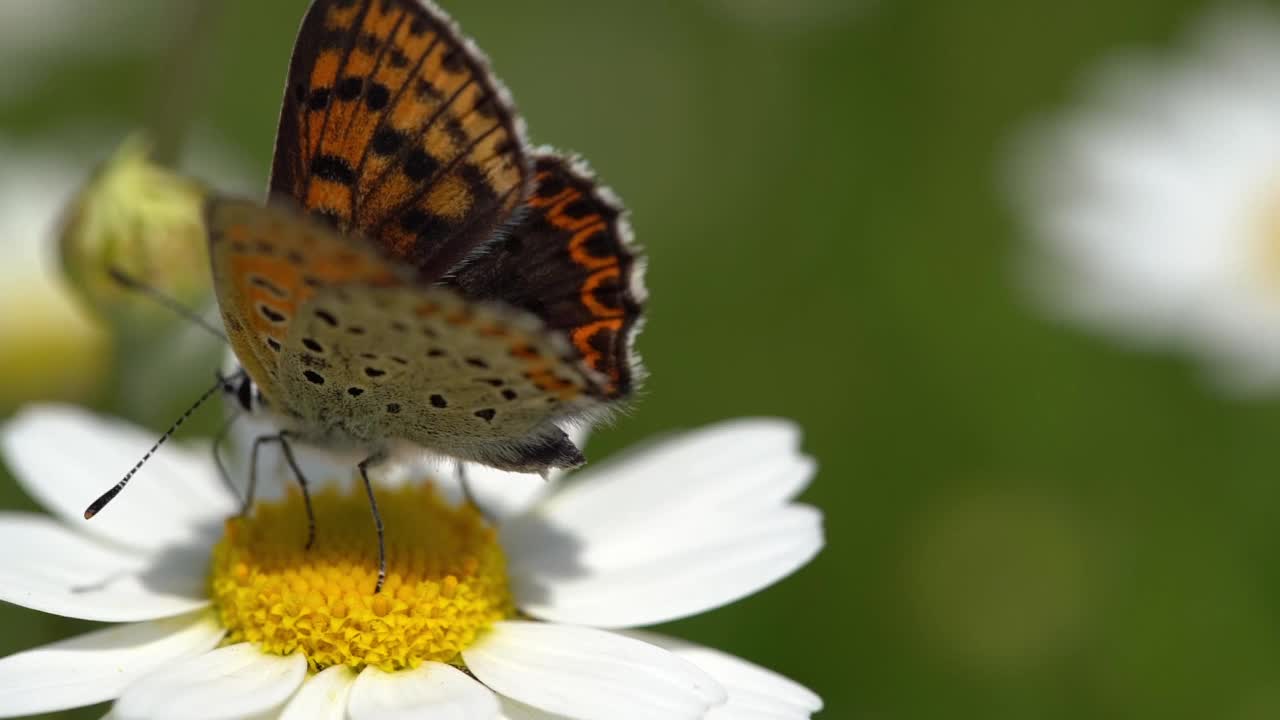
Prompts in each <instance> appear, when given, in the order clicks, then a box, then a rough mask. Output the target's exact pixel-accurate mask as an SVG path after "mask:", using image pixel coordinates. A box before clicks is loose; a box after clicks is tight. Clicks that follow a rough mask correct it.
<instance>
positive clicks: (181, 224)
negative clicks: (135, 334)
mask: <svg viewBox="0 0 1280 720" xmlns="http://www.w3.org/2000/svg"><path fill="white" fill-rule="evenodd" d="M149 155H150V146H149V144H148V143H147V141H146V140H144V139H142V138H140V137H137V136H134V137H132V138H129V139H128V140H126V141H125V142H124V143H123V144H122V145H121V146H120V148H119V149H118V150H117V151H116V153H115V155H114V156H112V157H111V158H110V159H109V160H107V162H105V163H104V164H103V165H102V166H101V167H99V168H98V170H97V171H96V172H94V174H93V175H92V176H91V177H90V178H89V181H88V182H87V183H86V184H85V186H84V187H83V188H82V189H81V190H80V192H79V193H77V194H76V196H75V197H74V198H73V199H72V201H71V204H70V206H69V207H68V208H67V212H66V216H65V222H64V225H63V227H62V228H61V233H60V237H59V251H60V254H61V258H62V267H63V269H64V271H65V272H66V275H67V277H68V279H69V280H70V282H71V286H72V287H73V288H74V290H75V292H76V294H77V295H78V296H79V297H80V298H81V299H82V300H83V301H84V302H85V304H86V306H87V307H88V308H89V309H90V310H91V311H92V312H93V313H94V314H95V315H96V316H97V317H99V318H101V319H103V320H105V321H107V322H108V323H109V324H110V325H112V326H113V327H116V328H117V329H121V328H131V329H134V330H137V329H139V328H138V326H139V324H147V325H151V324H156V323H169V322H172V321H173V320H174V319H175V316H174V315H173V314H172V313H171V312H169V311H167V310H165V309H164V308H162V307H160V306H159V305H157V303H156V302H155V301H154V300H153V299H150V298H147V297H145V296H144V295H143V294H142V293H139V292H137V290H136V287H135V288H131V287H129V283H122V282H121V280H122V278H128V279H131V280H132V281H133V282H135V283H139V284H141V285H145V286H148V287H150V288H152V289H154V290H155V291H156V292H158V293H160V294H162V295H165V296H167V297H169V298H171V299H172V300H173V301H175V302H177V303H179V304H182V305H185V306H187V307H197V306H200V305H203V304H204V303H205V302H207V300H208V298H209V292H210V271H209V257H208V249H207V247H206V244H205V231H204V224H203V221H202V217H201V209H202V204H203V200H204V194H205V193H204V188H203V186H202V185H200V183H198V182H196V181H195V180H192V179H190V178H187V177H184V176H182V175H178V174H177V173H174V172H171V171H169V170H166V169H165V168H162V167H160V166H159V165H156V164H154V163H153V162H151V160H150V159H149Z"/></svg>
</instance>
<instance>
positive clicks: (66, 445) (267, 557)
mask: <svg viewBox="0 0 1280 720" xmlns="http://www.w3.org/2000/svg"><path fill="white" fill-rule="evenodd" d="M799 440H800V435H799V431H798V429H797V428H796V427H795V426H794V425H792V424H791V423H788V422H785V421H781V420H764V419H760V420H739V421H733V422H726V423H722V424H720V425H715V426H712V427H709V428H706V429H703V430H700V431H697V432H691V433H688V434H683V435H677V436H674V437H671V438H669V439H665V440H663V441H662V442H660V443H654V444H651V445H648V446H646V447H645V448H643V449H640V450H636V451H633V452H632V453H630V454H628V455H627V456H625V457H624V458H622V459H618V460H614V461H612V462H609V463H605V464H602V465H601V466H600V467H598V468H593V469H592V470H588V471H586V472H583V473H581V474H580V476H579V477H578V478H575V480H574V481H572V482H567V483H563V484H561V483H555V484H554V488H553V489H552V490H550V491H549V492H546V493H545V494H542V496H541V497H536V495H538V494H536V493H527V492H523V493H518V495H519V496H520V497H522V498H525V500H523V503H524V504H523V506H521V507H516V506H515V505H516V504H519V503H521V502H522V501H521V500H517V501H514V502H508V503H507V505H506V506H505V507H504V510H505V512H504V519H502V520H500V521H498V523H497V526H496V528H495V527H492V526H490V525H489V524H488V523H486V522H485V521H484V520H483V519H482V517H481V516H480V514H479V513H478V512H477V511H476V509H475V508H473V507H472V506H470V505H465V504H464V505H453V504H451V503H449V502H447V501H446V500H445V499H443V498H441V497H440V496H439V495H438V494H437V492H436V491H435V490H434V489H433V488H434V484H433V483H422V482H419V483H404V484H401V485H399V486H398V487H387V488H382V489H380V491H379V497H378V500H379V508H380V510H381V511H382V515H383V518H384V520H385V523H386V530H387V547H388V570H389V573H388V578H387V582H386V586H385V587H384V588H383V591H382V592H381V593H380V594H374V593H373V588H374V583H375V578H376V574H377V570H376V542H375V540H374V534H373V528H372V523H371V519H370V515H369V509H368V506H367V504H366V502H365V499H364V497H363V493H360V492H349V491H347V490H345V489H343V488H342V487H341V483H327V484H323V485H322V486H320V487H319V488H318V489H316V490H315V492H314V493H313V495H314V498H313V499H314V504H315V511H316V518H317V524H318V529H319V532H318V536H317V540H316V543H315V545H314V546H313V547H312V548H311V549H310V550H304V548H303V545H304V539H305V536H306V519H305V512H304V511H303V509H302V507H301V499H300V496H299V495H298V494H297V493H293V494H290V495H289V496H287V497H285V498H284V499H282V500H278V501H267V502H262V503H259V504H258V506H257V508H256V510H255V512H254V513H253V515H252V516H251V517H248V518H240V517H236V516H234V513H235V511H236V500H235V499H233V498H232V497H230V495H229V493H227V492H226V491H225V490H224V488H223V485H222V484H221V483H220V481H219V480H218V479H217V476H216V473H215V471H214V469H213V464H212V462H211V460H210V459H209V458H208V455H207V453H204V452H198V451H196V450H192V449H187V448H176V449H166V451H165V452H162V453H160V454H159V455H157V456H156V457H155V458H154V459H153V460H152V462H151V464H149V465H148V466H147V468H146V471H145V472H146V473H147V475H149V476H150V477H144V478H140V479H139V480H138V481H137V482H136V483H135V486H133V487H131V488H130V489H129V497H125V498H121V499H120V500H119V501H117V502H116V503H114V504H112V505H111V506H110V507H109V508H107V509H106V510H104V511H103V512H102V513H101V514H100V515H99V516H98V517H96V518H95V519H94V520H93V522H85V521H84V520H83V519H82V517H81V513H82V512H83V509H84V506H85V504H86V502H87V500H88V499H91V498H93V497H94V496H96V494H97V493H98V492H99V491H100V490H101V487H102V484H103V480H104V473H105V474H108V475H110V474H114V473H115V472H116V471H117V470H120V469H127V468H128V467H131V466H132V465H133V463H134V462H135V461H136V460H137V458H138V457H140V453H141V452H142V451H144V450H145V449H146V448H147V447H148V446H149V445H150V443H151V437H150V436H149V434H148V433H146V432H145V431H142V430H139V429H136V428H133V427H130V426H126V425H122V424H120V423H117V422H112V421H108V420H103V419H98V418H96V417H94V416H91V415H88V414H86V413H85V412H84V411H81V410H78V409H73V408H69V407H58V406H45V407H39V408H34V409H29V410H27V411H24V412H23V413H21V414H20V415H19V416H18V417H16V418H15V419H13V420H12V421H11V422H10V423H8V425H7V426H6V427H4V428H3V431H2V432H0V450H3V453H4V457H5V459H6V460H7V462H8V464H9V466H10V467H11V469H12V470H13V473H14V475H15V476H16V477H17V478H18V480H19V482H20V483H21V484H22V485H23V487H24V488H25V489H26V490H27V492H29V493H30V494H31V495H32V496H33V497H34V498H35V499H37V500H38V501H40V502H41V503H43V504H44V505H45V506H46V507H47V508H49V510H50V511H51V512H52V513H53V515H54V516H55V518H49V517H45V516H43V515H33V514H26V513H0V543H2V544H4V545H5V547H6V548H7V551H6V552H5V553H3V554H0V599H3V600H6V601H9V602H12V603H16V604H19V605H23V606H26V607H29V608H34V609H37V610H41V611H44V612H49V613H55V614H59V615H64V616H69V617H76V618H83V619H87V620H97V621H103V622H110V623H118V624H116V625H113V626H110V627H107V628H105V629H101V630H97V631H94V632H90V633H88V634H86V635H81V636H79V637H75V638H72V639H69V640H65V641H62V642H58V643H54V644H52V645H47V646H45V647H41V648H36V649H33V650H28V651H26V652H21V653H18V654H16V655H13V656H10V657H8V658H4V659H0V716H4V717H13V716H17V715H24V714H33V713H41V712H50V711H55V710H60V709H65V708H71V707H77V706H83V705H89V704H93V703H99V702H103V701H108V700H114V701H115V705H114V707H113V709H112V711H111V715H110V717H111V718H113V719H114V720H141V719H144V718H164V719H169V718H175V717H181V718H210V719H213V718H219V719H224V720H231V719H234V718H259V717H278V718H284V719H286V720H297V719H305V720H313V719H315V718H335V719H338V718H344V717H346V718H350V719H351V720H393V719H394V718H408V717H441V718H455V719H456V720H472V719H480V718H499V719H502V718H505V719H506V720H554V719H555V718H578V719H581V720H588V719H589V720H598V719H601V718H608V719H609V720H628V719H629V718H636V719H637V720H638V719H640V718H659V717H660V718H674V719H678V718H689V719H693V718H710V719H712V720H732V719H742V720H746V719H747V718H764V717H768V718H774V719H776V720H801V719H803V718H808V717H810V716H811V715H812V714H813V713H815V712H817V711H818V710H819V709H821V707H822V702H821V700H820V699H819V698H818V697H817V696H816V695H814V694H813V693H812V692H810V691H809V690H807V689H805V688H803V687H801V686H799V685H797V684H795V683H793V682H791V681H789V680H786V679H784V678H781V677H779V676H778V675H776V674H774V673H771V672H769V671H767V670H764V669H762V668H758V667H756V666H753V665H750V664H748V663H746V662H745V661H742V660H739V659H737V658H734V657H731V656H728V655H724V654H721V653H718V652H716V651H714V650H710V649H707V648H702V647H697V646H694V645H690V644H687V643H683V642H681V641H678V640H675V639H672V638H666V637H661V636H657V635H652V634H637V633H635V632H634V631H625V632H624V629H626V628H634V627H642V626H647V625H652V624H656V623H661V622H665V621H668V620H673V619H676V618H680V617H686V616H689V615H692V614H696V613H700V612H703V611H705V610H709V609H712V608H715V607H718V606H721V605H724V604H727V603H730V602H733V601H734V600H737V599H739V598H742V597H744V596H746V595H749V594H751V593H753V592H756V591H757V590H760V589H762V588H764V587H766V586H768V585H770V584H772V583H774V582H776V581H778V580H779V579H781V578H783V577H785V576H786V575H788V574H790V573H791V572H793V571H794V570H796V569H797V568H799V567H801V566H802V565H804V564H805V563H806V562H808V561H809V559H811V558H812V557H813V556H814V555H815V554H816V553H817V552H818V550H819V549H820V548H821V547H822V544H823V536H822V517H821V514H820V513H819V512H818V511H817V510H816V509H814V508H812V507H808V506H805V505H800V504H797V503H795V502H794V498H795V497H796V495H797V494H798V493H800V492H801V491H802V490H803V489H804V488H805V487H806V486H807V485H808V483H809V480H810V479H811V477H812V475H813V473H814V470H815V464H814V461H813V460H812V459H811V458H809V457H808V456H806V455H804V454H802V453H801V452H800V451H799V449H798V446H799ZM493 480H496V478H489V481H487V482H486V486H487V487H489V488H492V487H493V485H494V482H492V481H493Z"/></svg>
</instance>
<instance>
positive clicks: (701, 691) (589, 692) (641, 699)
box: [462, 621, 726, 720]
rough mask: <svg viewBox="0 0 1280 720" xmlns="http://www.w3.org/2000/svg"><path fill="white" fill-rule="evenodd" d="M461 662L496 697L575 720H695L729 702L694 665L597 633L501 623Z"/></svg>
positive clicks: (465, 653) (658, 650) (647, 646)
mask: <svg viewBox="0 0 1280 720" xmlns="http://www.w3.org/2000/svg"><path fill="white" fill-rule="evenodd" d="M462 657H463V659H464V660H465V661H466V663H467V669H469V670H470V671H471V672H473V673H475V676H476V677H477V678H478V679H479V680H480V681H481V682H483V683H484V684H485V685H488V686H489V687H491V688H493V689H494V690H495V691H496V692H498V693H501V694H502V695H506V696H507V697H510V698H512V699H514V700H517V701H519V702H521V703H525V704H527V705H530V706H533V707H535V708H538V709H540V710H544V711H546V712H550V713H558V714H560V715H564V716H566V717H569V718H575V719H576V720H596V719H598V718H609V720H650V719H651V718H665V719H669V720H682V719H687V720H697V719H698V718H701V717H703V715H704V714H705V713H706V712H707V710H708V709H710V708H711V707H713V706H715V705H718V704H720V703H722V702H724V701H725V698H726V696H725V693H724V690H723V689H722V688H721V687H720V685H719V684H718V683H716V681H715V680H713V679H712V678H711V676H710V675H708V674H707V673H705V672H703V671H702V670H699V669H698V668H697V667H696V666H695V665H693V664H692V663H690V662H688V661H686V660H682V659H680V658H678V657H676V656H675V655H673V654H671V653H669V652H667V651H666V650H663V649H661V648H658V647H655V646H653V645H650V644H648V643H644V642H640V641H638V640H634V639H632V638H628V637H623V636H621V635H617V634H614V633H610V632H606V631H603V630H596V629H594V628H584V627H571V626H567V625H549V624H546V623H537V622H519V621H513V622H500V623H497V624H496V625H495V626H494V627H493V629H492V630H491V631H490V633H489V634H488V635H487V636H485V637H484V638H483V639H481V640H480V641H479V642H477V643H476V644H474V645H472V646H471V647H470V648H467V649H466V650H464V651H463V653H462Z"/></svg>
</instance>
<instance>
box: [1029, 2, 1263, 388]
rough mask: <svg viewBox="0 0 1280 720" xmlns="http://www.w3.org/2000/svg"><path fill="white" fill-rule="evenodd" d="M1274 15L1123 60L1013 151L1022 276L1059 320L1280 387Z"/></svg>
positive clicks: (1243, 383)
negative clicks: (1022, 223)
mask: <svg viewBox="0 0 1280 720" xmlns="http://www.w3.org/2000/svg"><path fill="white" fill-rule="evenodd" d="M1277 128H1280V19H1278V18H1277V16H1276V15H1275V14H1274V13H1273V12H1271V11H1267V10H1264V9H1261V8H1252V9H1247V10H1242V9H1240V8H1238V7H1237V8H1234V9H1232V10H1231V11H1227V12H1221V13H1219V14H1216V15H1212V16H1210V17H1209V18H1207V19H1206V21H1205V22H1203V23H1202V24H1201V25H1200V26H1199V27H1198V28H1197V30H1196V32H1195V33H1194V34H1193V36H1192V42H1191V43H1190V46H1189V47H1187V48H1186V49H1185V50H1183V51H1182V54H1181V55H1179V56H1176V57H1171V58H1163V59H1162V58H1154V57H1143V56H1137V55H1126V56H1121V57H1118V58H1115V59H1114V61H1113V62H1111V63H1109V64H1107V65H1106V66H1104V67H1103V68H1102V69H1101V72H1099V73H1098V74H1097V76H1096V77H1095V78H1094V80H1093V82H1092V85H1091V87H1090V91H1089V92H1088V94H1087V96H1086V98H1085V100H1084V102H1083V103H1082V104H1081V106H1080V107H1078V108H1077V109H1076V110H1074V111H1073V112H1071V113H1069V114H1068V115H1067V116H1066V117H1064V118H1061V119H1060V120H1059V122H1057V123H1056V124H1053V125H1050V126H1048V127H1041V128H1038V131H1037V132H1035V133H1032V134H1030V135H1029V136H1028V137H1027V138H1026V139H1025V140H1026V141H1025V142H1024V143H1023V144H1022V145H1021V146H1020V147H1019V148H1018V149H1019V151H1020V152H1019V153H1018V154H1017V155H1016V156H1015V157H1016V159H1017V161H1018V162H1017V165H1016V172H1015V173H1014V175H1013V181H1014V183H1015V187H1014V188H1013V189H1014V193H1015V195H1016V197H1017V199H1018V200H1019V203H1020V209H1021V210H1022V212H1023V214H1024V216H1025V219H1026V221H1027V223H1028V225H1029V227H1030V229H1031V231H1032V232H1031V234H1032V236H1033V240H1034V241H1035V242H1036V246H1035V253H1034V258H1033V259H1034V262H1033V264H1032V265H1031V268H1032V272H1031V273H1030V275H1029V282H1030V283H1031V284H1032V285H1033V287H1034V289H1035V290H1036V291H1037V292H1039V293H1041V294H1042V295H1043V297H1045V298H1046V299H1047V301H1048V304H1050V305H1051V306H1053V307H1054V308H1056V309H1057V310H1059V311H1060V312H1062V313H1064V314H1065V315H1066V316H1067V317H1069V318H1071V319H1073V320H1076V321H1079V322H1082V323H1084V324H1087V325H1090V326H1095V327H1098V328H1101V329H1103V330H1105V331H1108V332H1110V333H1111V334H1113V335H1115V336H1117V337H1119V338H1124V339H1128V340H1131V341H1135V342H1138V343H1142V344H1146V345H1160V346H1171V347H1175V348H1178V349H1181V350H1185V351H1187V352H1190V353H1192V354H1194V355H1197V356H1200V357H1201V358H1202V359H1203V360H1204V361H1205V362H1206V363H1207V364H1208V365H1209V367H1210V369H1211V371H1212V372H1213V373H1214V374H1215V375H1216V376H1217V377H1219V378H1221V379H1222V380H1225V381H1226V382H1227V384H1228V385H1229V386H1233V387H1237V388H1243V389H1257V388H1262V387H1266V386H1275V385H1276V384H1277V383H1280V132H1277Z"/></svg>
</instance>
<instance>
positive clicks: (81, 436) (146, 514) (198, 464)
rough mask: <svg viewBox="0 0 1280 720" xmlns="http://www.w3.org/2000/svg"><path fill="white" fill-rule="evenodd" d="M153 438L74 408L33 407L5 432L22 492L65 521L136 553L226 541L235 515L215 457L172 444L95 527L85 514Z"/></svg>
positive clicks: (1, 437)
mask: <svg viewBox="0 0 1280 720" xmlns="http://www.w3.org/2000/svg"><path fill="white" fill-rule="evenodd" d="M156 437H157V436H156V435H155V434H154V433H152V432H149V431H146V430H143V429H141V428H138V427H134V426H132V425H128V424H126V423H123V422H119V421H111V420H107V419H105V418H101V417H98V416H96V415H93V414H91V413H88V412H86V411H84V410H80V409H77V408H73V407H70V406H60V405H44V406H36V407H32V408H28V409H26V410H24V411H22V412H21V413H19V414H18V415H17V417H15V418H14V419H13V420H11V421H10V422H9V423H7V424H6V425H5V426H4V427H3V430H2V431H0V449H2V450H3V453H4V458H5V460H6V462H8V464H9V467H10V468H11V469H12V470H13V474H14V476H15V477H16V478H17V480H18V482H19V483H21V485H22V487H23V489H24V490H26V491H27V493H28V494H29V495H31V497H33V498H35V499H36V500H37V501H39V502H40V503H41V504H43V505H44V506H45V507H47V508H48V509H49V510H50V511H52V512H53V513H54V514H55V515H57V516H58V517H60V518H62V519H63V520H64V521H65V522H67V523H69V524H71V525H72V527H75V528H76V529H77V530H83V531H84V532H86V533H90V534H93V535H95V536H97V537H101V538H104V539H107V540H111V541H113V542H117V543H121V544H124V545H127V546H129V547H132V548H136V549H139V550H152V549H156V548H163V547H165V546H167V545H170V544H175V543H177V544H182V543H190V542H192V541H198V540H201V539H207V538H209V537H217V536H218V535H219V534H221V530H222V519H223V518H224V517H226V515H228V514H229V513H231V512H233V511H234V503H233V502H232V500H231V497H230V496H229V495H228V494H227V493H226V492H225V491H223V490H222V488H221V485H220V484H219V481H218V479H217V475H216V471H215V470H214V468H213V462H212V458H211V456H208V455H205V454H204V453H198V452H196V451H193V450H191V449H189V448H184V447H182V446H180V445H179V444H178V443H173V442H170V443H167V444H166V445H165V446H164V447H163V448H161V449H160V450H159V451H157V452H156V454H155V455H153V456H152V458H151V459H150V460H149V461H148V462H147V464H146V465H145V466H144V467H143V468H142V470H141V471H139V473H138V475H137V476H135V477H134V478H133V480H132V481H131V483H130V485H129V487H128V489H126V490H125V491H124V493H123V494H122V495H121V496H120V497H119V498H117V499H116V500H115V501H113V502H112V503H111V504H110V505H108V506H107V507H106V509H104V510H103V511H102V512H101V513H99V515H98V516H97V517H95V518H94V519H93V520H92V521H86V520H85V519H84V510H85V508H86V507H88V505H89V503H91V502H93V500H94V499H96V498H97V497H98V496H99V495H101V494H102V493H103V492H104V491H105V490H107V489H108V488H110V487H111V485H112V484H113V483H115V482H117V481H119V480H120V478H121V477H123V476H124V474H125V473H126V472H127V471H128V470H129V469H130V468H132V467H133V466H134V465H135V464H136V463H137V462H138V461H139V460H141V459H142V457H143V455H144V454H145V453H146V451H147V450H148V448H150V447H151V446H152V445H153V444H154V443H155V441H156Z"/></svg>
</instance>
